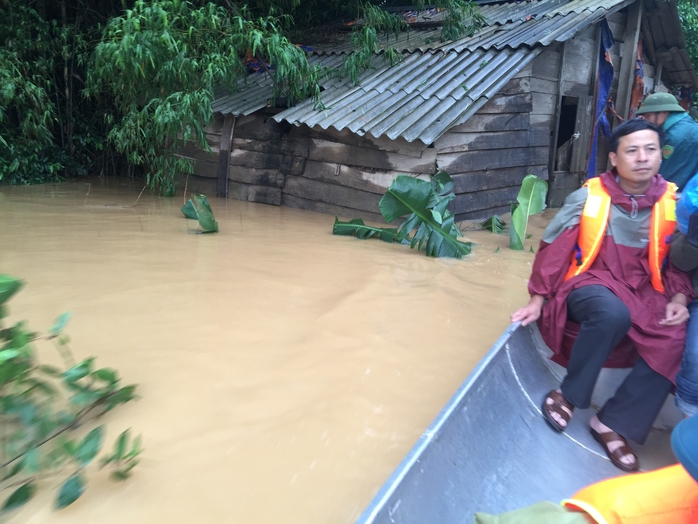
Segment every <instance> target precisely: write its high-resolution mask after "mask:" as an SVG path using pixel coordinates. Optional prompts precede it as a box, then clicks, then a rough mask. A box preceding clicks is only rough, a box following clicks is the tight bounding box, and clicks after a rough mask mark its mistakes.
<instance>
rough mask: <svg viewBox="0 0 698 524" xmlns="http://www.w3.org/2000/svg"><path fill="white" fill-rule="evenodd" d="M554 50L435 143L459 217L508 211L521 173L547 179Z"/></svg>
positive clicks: (556, 56)
mask: <svg viewBox="0 0 698 524" xmlns="http://www.w3.org/2000/svg"><path fill="white" fill-rule="evenodd" d="M558 61H559V53H558V52H557V51H555V50H552V49H551V50H546V51H544V52H543V53H542V54H541V55H539V57H538V58H536V60H534V61H533V62H532V63H531V64H529V65H528V66H527V67H526V68H524V69H523V70H522V71H521V72H520V73H519V74H518V75H517V76H516V77H515V78H513V79H512V80H510V81H509V82H508V83H507V85H505V86H504V88H503V89H502V90H501V91H500V92H499V93H497V95H495V96H494V97H493V98H492V100H490V101H489V102H488V103H487V104H485V106H484V107H483V108H482V109H480V111H478V112H477V113H476V114H475V115H473V116H472V117H471V118H470V119H469V120H468V121H467V122H465V123H464V124H461V125H458V126H455V127H454V128H452V129H451V130H449V132H448V133H446V134H445V135H443V136H442V137H441V138H439V139H438V140H437V141H436V142H435V144H434V146H435V148H436V151H437V162H438V164H439V167H440V168H441V169H443V170H445V171H448V172H449V173H450V174H451V176H452V177H453V180H454V181H455V184H456V189H455V192H456V194H457V197H456V199H455V201H454V203H453V205H452V211H453V212H454V213H455V214H456V217H457V218H458V220H463V219H478V218H485V217H489V216H492V215H493V214H495V213H507V212H509V209H510V205H511V202H513V201H515V200H516V196H517V194H518V192H519V188H520V186H521V181H522V180H523V178H524V177H525V176H526V175H527V174H529V173H533V174H535V175H537V176H539V177H541V178H543V179H547V178H548V167H547V164H548V155H549V148H550V131H551V123H552V121H553V116H554V113H555V99H556V95H557V79H556V75H557V69H556V67H557V65H556V64H557V62H558Z"/></svg>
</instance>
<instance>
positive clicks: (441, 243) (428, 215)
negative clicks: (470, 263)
mask: <svg viewBox="0 0 698 524" xmlns="http://www.w3.org/2000/svg"><path fill="white" fill-rule="evenodd" d="M451 189H453V180H452V179H451V177H450V176H449V175H448V173H445V172H442V173H439V174H437V175H436V176H434V177H433V178H432V179H431V180H430V181H429V182H427V181H425V180H420V179H418V178H413V177H409V176H405V175H399V176H398V177H397V178H396V179H395V181H394V182H393V183H392V184H391V185H390V188H389V189H388V191H387V192H386V193H385V195H383V198H381V200H380V202H379V204H378V206H379V208H380V210H381V213H382V214H383V217H384V218H385V220H386V222H392V221H393V220H396V219H398V218H400V217H401V216H404V215H407V214H408V213H409V216H408V217H407V219H406V220H405V221H404V222H403V223H402V224H400V226H399V227H398V236H397V241H398V242H401V241H403V240H405V239H407V238H408V237H409V235H410V233H411V232H412V231H414V235H413V236H412V237H411V239H410V247H412V248H414V247H415V246H416V247H417V249H418V250H419V249H422V247H424V248H425V251H426V254H427V255H428V256H434V257H442V256H445V257H454V258H462V257H463V256H464V255H467V254H469V253H470V247H471V243H470V242H460V241H458V240H457V237H458V236H460V235H461V233H460V230H459V229H458V226H457V225H456V224H455V216H454V215H453V214H451V213H450V212H449V211H448V209H447V206H448V203H449V202H450V201H451V200H452V199H453V198H455V195H453V194H452V193H450V191H451Z"/></svg>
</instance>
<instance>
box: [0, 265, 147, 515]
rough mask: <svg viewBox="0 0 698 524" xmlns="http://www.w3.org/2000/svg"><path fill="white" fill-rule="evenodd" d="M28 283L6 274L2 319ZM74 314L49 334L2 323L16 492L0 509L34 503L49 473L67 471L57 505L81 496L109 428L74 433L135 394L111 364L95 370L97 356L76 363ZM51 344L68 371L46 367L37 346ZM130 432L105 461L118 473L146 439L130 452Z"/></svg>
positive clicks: (3, 472)
mask: <svg viewBox="0 0 698 524" xmlns="http://www.w3.org/2000/svg"><path fill="white" fill-rule="evenodd" d="M21 287H22V283H21V281H19V280H17V279H15V278H12V277H8V276H6V275H0V320H2V319H3V318H6V317H7V307H6V305H5V304H6V302H7V301H8V300H9V299H10V297H12V296H13V295H14V294H15V293H16V292H17V291H18V290H19V289H20V288H21ZM69 320H70V314H67V313H66V314H63V315H61V316H60V317H58V319H56V322H55V324H54V325H53V326H52V327H51V328H49V329H48V330H47V334H46V335H41V334H39V333H35V332H31V331H28V330H27V329H26V327H25V323H24V322H17V323H15V324H14V325H12V326H10V327H7V328H2V327H1V326H0V347H1V348H2V349H0V427H1V428H2V430H1V432H0V492H2V491H9V490H12V492H11V493H10V495H9V496H8V497H7V499H6V500H5V502H4V504H3V505H2V507H0V512H3V513H4V512H7V511H10V510H12V509H15V508H18V507H20V506H22V505H23V504H25V503H26V502H28V501H29V500H30V499H31V498H32V497H33V496H34V494H35V493H36V491H37V488H38V487H39V485H40V481H41V480H42V479H43V478H46V477H54V476H56V475H61V474H63V475H65V472H66V470H67V471H68V473H67V477H66V478H65V479H64V480H63V482H62V483H61V486H60V488H59V491H58V496H57V498H56V506H57V507H58V508H62V507H65V506H67V505H69V504H71V503H72V502H74V501H75V500H77V498H79V497H80V496H81V495H82V493H83V492H84V490H85V487H86V483H87V479H86V474H85V468H86V467H87V466H88V465H89V464H91V463H92V462H93V460H94V459H95V457H96V456H97V454H98V453H99V451H100V450H101V448H102V443H103V433H104V426H103V425H98V426H97V427H94V428H93V429H92V430H90V431H89V432H88V433H87V434H86V435H85V436H84V437H83V438H82V439H78V438H77V437H74V436H73V434H74V432H75V431H76V430H78V429H80V428H82V427H83V426H85V425H86V424H88V423H91V422H93V421H94V420H95V419H96V418H99V417H100V416H102V415H103V414H104V413H106V412H108V411H110V410H112V409H114V408H115V407H117V406H119V405H121V404H125V403H127V402H130V401H131V400H133V399H135V398H136V395H135V390H136V386H134V385H127V386H122V385H121V379H120V378H119V376H118V373H117V372H116V371H115V370H113V369H111V368H96V367H95V366H94V361H95V359H94V358H88V359H85V360H83V361H81V362H78V363H77V364H75V363H74V359H73V357H72V353H71V352H70V350H69V348H68V346H67V344H68V342H69V338H68V337H67V335H65V334H63V329H64V328H65V326H66V325H67V323H68V321H69ZM47 340H50V341H53V342H54V343H55V344H56V347H57V348H58V350H59V353H60V355H61V356H62V358H63V360H64V362H65V363H66V367H67V369H65V370H64V371H61V370H60V369H59V368H57V367H54V366H48V365H41V364H40V363H39V362H38V360H37V357H36V351H35V350H34V343H36V342H38V341H47ZM127 438H128V430H127V431H125V432H123V433H122V434H121V435H120V436H119V437H118V438H117V441H116V445H115V451H114V453H112V455H111V456H109V457H107V458H106V460H103V461H102V463H103V465H106V464H111V467H112V468H113V472H112V477H113V478H115V479H117V480H121V479H124V478H126V477H128V475H129V474H130V471H131V470H132V469H133V467H135V465H136V464H137V463H138V456H139V455H140V453H141V447H140V439H137V441H135V442H134V444H133V445H132V446H131V448H130V449H129V451H128V452H125V451H124V450H122V447H123V448H124V449H125V446H126V444H125V442H126V440H127Z"/></svg>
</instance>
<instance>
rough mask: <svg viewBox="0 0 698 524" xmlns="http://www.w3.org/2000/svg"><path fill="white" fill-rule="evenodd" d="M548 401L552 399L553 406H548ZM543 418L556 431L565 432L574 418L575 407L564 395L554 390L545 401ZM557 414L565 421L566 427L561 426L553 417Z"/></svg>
mask: <svg viewBox="0 0 698 524" xmlns="http://www.w3.org/2000/svg"><path fill="white" fill-rule="evenodd" d="M548 399H552V401H553V402H552V404H548ZM542 411H543V416H544V417H545V420H547V421H548V424H550V425H551V426H552V427H553V429H554V430H555V431H565V429H567V426H568V425H569V423H570V419H571V418H572V412H573V411H574V406H573V405H572V404H570V403H569V402H568V401H567V399H566V398H565V397H563V396H562V393H560V392H559V391H556V390H554V389H553V390H552V391H551V392H550V393H548V395H547V396H546V397H545V400H543V407H542ZM553 413H555V414H557V415H559V416H560V417H561V418H562V419H563V420H564V421H565V425H564V426H561V425H560V424H559V423H558V422H557V421H556V420H555V419H554V418H553V417H552V414H553Z"/></svg>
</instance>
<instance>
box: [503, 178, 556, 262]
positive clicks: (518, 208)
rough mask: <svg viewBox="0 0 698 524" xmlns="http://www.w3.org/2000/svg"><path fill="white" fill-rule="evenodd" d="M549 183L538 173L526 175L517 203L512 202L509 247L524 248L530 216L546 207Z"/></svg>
mask: <svg viewBox="0 0 698 524" xmlns="http://www.w3.org/2000/svg"><path fill="white" fill-rule="evenodd" d="M547 192H548V183H547V182H545V181H544V180H541V179H540V178H538V177H537V176H536V175H526V178H524V179H523V182H522V183H521V189H520V190H519V195H518V196H517V197H516V203H514V204H512V213H511V227H510V228H509V247H510V248H511V249H517V250H523V248H524V246H523V241H524V239H525V238H526V229H527V227H528V217H529V216H530V215H535V214H537V213H540V212H541V211H543V210H544V209H545V195H546V194H547Z"/></svg>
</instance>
